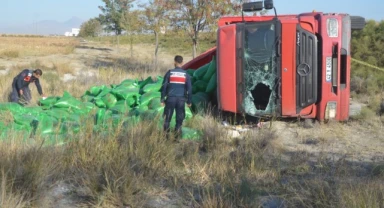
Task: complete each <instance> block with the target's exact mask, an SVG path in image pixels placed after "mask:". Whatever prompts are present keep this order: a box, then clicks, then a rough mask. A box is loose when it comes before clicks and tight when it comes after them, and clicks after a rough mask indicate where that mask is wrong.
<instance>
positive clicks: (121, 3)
mask: <svg viewBox="0 0 384 208" xmlns="http://www.w3.org/2000/svg"><path fill="white" fill-rule="evenodd" d="M102 1H103V2H104V4H105V6H99V9H100V10H101V12H102V14H100V15H99V21H100V22H101V23H102V24H103V25H105V29H106V30H108V31H113V32H115V34H116V35H121V32H122V31H123V28H122V27H121V26H122V18H123V15H124V13H125V12H126V11H128V10H129V9H130V8H131V7H132V3H133V2H134V1H135V0H102Z"/></svg>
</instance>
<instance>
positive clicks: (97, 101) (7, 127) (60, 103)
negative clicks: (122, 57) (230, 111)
mask: <svg viewBox="0 0 384 208" xmlns="http://www.w3.org/2000/svg"><path fill="white" fill-rule="evenodd" d="M209 66H210V65H207V66H206V69H204V70H201V71H200V73H201V74H200V75H197V74H196V80H199V79H201V81H204V80H202V79H203V78H204V76H205V75H206V72H208V71H209ZM195 72H196V70H190V71H189V73H191V74H192V73H193V74H194V73H195ZM210 73H211V72H210ZM192 76H193V75H192ZM197 78H198V79H197ZM205 79H206V80H208V78H207V77H205ZM211 79H212V78H209V80H211ZM162 82H163V77H161V76H157V77H156V79H155V80H154V79H152V78H151V77H148V78H146V79H145V80H141V81H138V80H136V79H126V80H124V81H122V82H121V83H120V84H117V85H110V86H107V85H100V86H92V87H90V88H89V89H88V90H86V92H84V94H83V95H82V96H81V97H80V98H76V97H74V96H72V95H71V94H70V93H69V92H64V93H63V95H62V96H50V97H47V98H46V99H44V100H43V99H40V100H39V106H36V107H24V106H21V105H19V104H17V103H0V116H1V118H0V131H1V133H0V140H7V139H10V138H11V137H10V135H11V134H13V135H15V134H14V133H15V132H18V133H20V135H25V138H24V139H28V138H30V137H33V136H38V137H44V138H45V141H46V142H45V144H64V143H66V142H68V141H71V138H72V137H71V135H75V134H78V133H80V132H82V131H85V130H86V128H88V129H89V127H87V126H86V125H84V124H85V123H87V122H88V123H89V121H92V122H91V123H92V125H93V126H92V127H91V128H92V130H93V131H96V132H108V131H114V128H116V127H118V126H119V125H124V126H135V125H136V124H137V123H139V122H140V121H142V120H151V121H154V120H155V121H156V120H157V121H158V123H159V125H158V128H159V129H162V124H163V118H162V114H163V111H164V107H163V106H162V105H161V103H160V95H161V94H160V89H161V86H162ZM205 83H206V85H205V84H203V86H199V87H198V91H197V92H196V94H194V95H193V97H194V96H196V98H194V100H198V101H197V102H195V104H194V105H195V106H197V107H200V106H202V105H200V104H199V103H205V101H208V100H209V99H210V93H211V91H212V89H210V90H208V91H209V92H206V91H207V87H208V85H209V83H208V82H205ZM211 88H215V87H212V86H211ZM202 94H203V96H202ZM202 98H203V101H200V100H201V99H202ZM185 110H186V120H189V119H191V118H192V117H193V112H192V110H191V109H190V108H188V107H187V106H186V109H185ZM172 125H173V126H172ZM174 125H175V116H173V119H172V122H171V127H172V128H173V127H174ZM17 135H19V134H17ZM200 137H201V134H200V133H199V131H197V130H195V129H192V128H190V127H187V126H186V127H183V135H182V139H186V140H195V141H199V140H200Z"/></svg>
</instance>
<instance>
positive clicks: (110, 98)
mask: <svg viewBox="0 0 384 208" xmlns="http://www.w3.org/2000/svg"><path fill="white" fill-rule="evenodd" d="M101 100H103V102H104V103H105V107H107V108H111V107H113V106H114V105H115V104H116V102H117V99H116V97H115V96H114V95H113V94H111V93H108V94H106V95H104V96H103V97H102V98H101Z"/></svg>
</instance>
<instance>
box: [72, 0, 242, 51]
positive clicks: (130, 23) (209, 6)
mask: <svg viewBox="0 0 384 208" xmlns="http://www.w3.org/2000/svg"><path fill="white" fill-rule="evenodd" d="M102 1H103V4H104V5H103V6H99V9H100V11H101V14H100V15H99V16H98V17H96V18H93V19H90V20H89V21H87V22H85V23H84V24H83V25H82V26H81V29H80V34H79V36H83V37H86V36H91V37H95V36H98V35H100V34H101V33H102V32H103V30H105V31H106V32H112V33H114V34H116V35H117V36H119V35H121V34H123V33H124V34H126V35H132V34H137V33H153V34H154V35H155V41H156V44H155V45H156V49H155V56H156V55H157V51H158V46H159V33H160V32H161V30H170V31H180V30H181V31H184V32H185V33H186V34H187V35H188V37H189V38H190V40H191V41H192V45H193V57H195V56H196V48H197V45H198V42H199V35H200V32H202V31H209V30H214V29H215V27H216V20H217V19H218V18H219V17H220V16H224V15H231V14H239V13H240V12H241V3H244V2H247V1H242V0H210V1H206V0H149V1H148V2H147V3H145V4H139V3H136V1H135V0H102Z"/></svg>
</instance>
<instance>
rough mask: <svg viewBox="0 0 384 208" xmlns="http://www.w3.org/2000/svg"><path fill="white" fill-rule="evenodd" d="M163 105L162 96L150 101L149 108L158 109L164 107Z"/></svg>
mask: <svg viewBox="0 0 384 208" xmlns="http://www.w3.org/2000/svg"><path fill="white" fill-rule="evenodd" d="M162 107H163V105H162V104H161V101H160V98H159V99H151V101H149V103H148V108H149V109H151V110H157V109H159V108H162Z"/></svg>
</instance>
